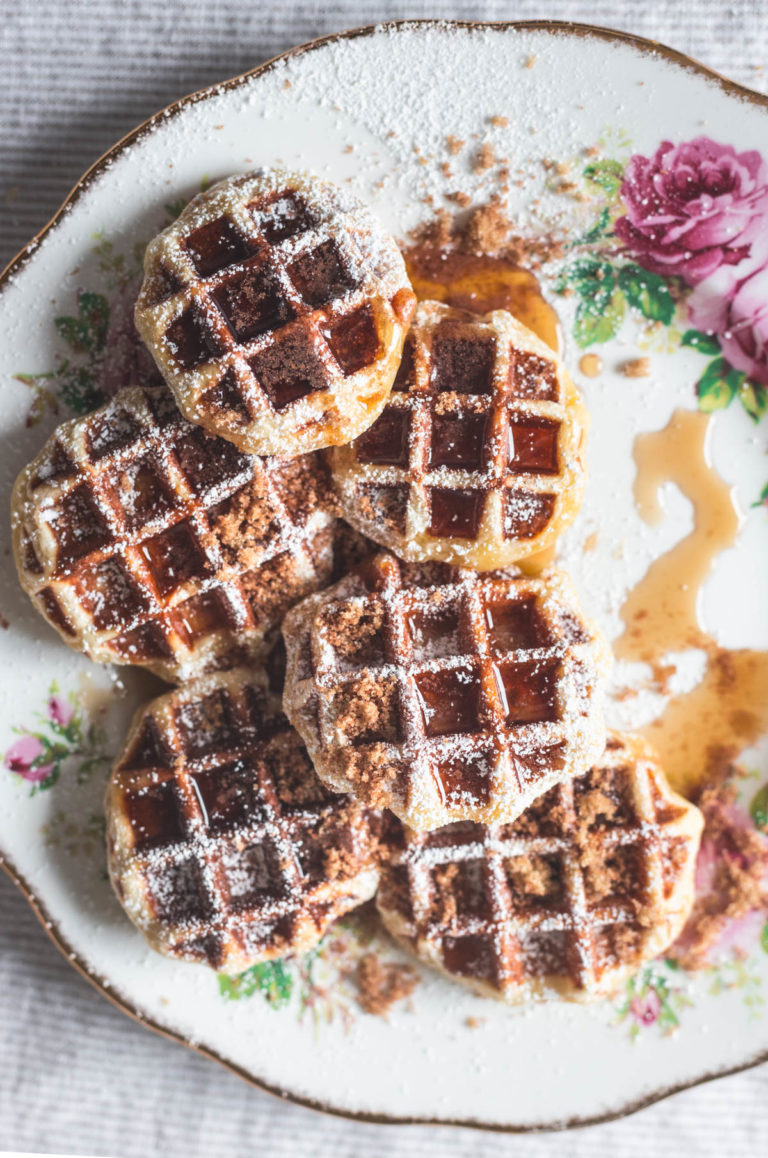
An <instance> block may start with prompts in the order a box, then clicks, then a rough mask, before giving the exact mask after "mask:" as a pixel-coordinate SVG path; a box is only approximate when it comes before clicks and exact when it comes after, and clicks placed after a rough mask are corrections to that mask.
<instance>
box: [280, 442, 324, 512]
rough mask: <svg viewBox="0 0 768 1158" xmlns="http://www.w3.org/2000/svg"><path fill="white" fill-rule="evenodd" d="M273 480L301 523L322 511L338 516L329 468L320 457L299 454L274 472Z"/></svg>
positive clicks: (282, 497) (283, 499)
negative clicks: (315, 511) (316, 512)
mask: <svg viewBox="0 0 768 1158" xmlns="http://www.w3.org/2000/svg"><path fill="white" fill-rule="evenodd" d="M271 477H272V479H273V480H274V483H275V486H276V487H277V489H278V493H279V495H280V498H281V499H282V501H283V502H284V503H285V505H286V506H287V507H288V510H289V511H290V512H291V515H292V516H293V518H294V519H296V520H297V521H298V522H303V521H304V520H305V519H307V518H309V516H310V515H311V514H312V512H313V511H314V510H316V509H317V508H318V507H321V508H322V509H324V510H328V511H330V512H331V513H332V514H336V509H337V507H338V500H337V498H336V494H335V491H334V490H333V485H332V483H331V476H330V471H329V470H328V467H327V466H326V464H325V462H324V460H323V459H322V457H321V456H320V455H319V454H299V455H297V456H296V457H295V458H290V459H288V460H287V462H286V463H285V464H284V465H282V466H280V467H274V466H273V468H272V474H271Z"/></svg>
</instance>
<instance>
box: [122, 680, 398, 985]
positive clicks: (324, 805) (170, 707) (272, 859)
mask: <svg viewBox="0 0 768 1158" xmlns="http://www.w3.org/2000/svg"><path fill="white" fill-rule="evenodd" d="M106 809H107V845H108V852H109V871H110V876H111V879H112V883H113V885H114V888H115V891H116V893H117V895H118V897H119V898H120V901H121V903H122V905H123V907H124V908H125V910H126V912H127V914H128V916H129V917H130V918H131V920H132V921H133V922H134V923H135V924H136V925H137V926H138V927H139V928H140V929H141V931H142V932H143V933H144V935H145V936H146V937H147V939H148V941H149V942H150V944H151V945H152V947H153V948H154V949H157V950H158V951H159V952H161V953H165V954H166V955H168V956H170V957H175V958H177V959H181V960H184V961H200V962H205V963H207V964H208V965H210V966H212V967H213V968H215V969H218V970H220V971H221V972H225V973H241V972H242V971H243V970H244V969H247V968H249V967H250V966H251V965H254V964H256V963H257V962H259V961H268V960H270V959H272V958H274V957H282V956H284V955H286V954H289V953H301V952H304V951H306V950H308V949H311V948H312V947H313V946H314V945H315V944H316V943H317V942H318V941H319V939H320V937H321V936H322V935H323V933H324V932H325V930H326V929H327V927H328V926H329V925H330V923H331V922H332V921H334V920H335V919H336V918H337V917H339V916H341V915H342V914H343V913H346V912H348V911H349V910H350V909H353V908H354V907H355V906H357V905H359V904H361V903H362V902H363V901H366V900H368V899H369V898H370V897H371V896H373V894H374V892H375V890H376V885H377V881H378V869H377V863H376V857H377V841H376V828H377V824H378V819H377V818H376V817H375V816H373V815H371V814H370V813H368V812H367V810H366V809H365V808H364V807H363V806H362V805H360V804H359V803H357V802H356V801H354V800H353V799H351V798H350V797H349V796H341V795H337V794H332V793H330V792H327V791H326V790H325V789H324V788H323V786H322V785H321V784H320V782H319V780H318V779H317V777H316V776H315V774H314V772H313V770H312V765H311V764H310V762H309V759H308V757H307V754H306V751H305V749H304V748H303V746H302V744H301V741H300V739H299V737H298V736H297V734H296V733H295V732H294V730H293V729H292V728H291V727H290V725H289V724H288V721H287V720H286V718H285V716H284V715H283V714H282V712H281V710H280V698H279V695H276V694H275V692H274V691H273V690H271V689H270V687H269V682H268V679H267V677H266V676H265V674H263V673H261V672H258V671H255V670H253V669H239V670H236V671H233V672H227V673H223V674H222V673H218V674H215V675H212V676H205V677H203V678H202V679H201V680H198V681H196V682H194V683H192V684H189V685H187V686H186V687H184V688H180V689H176V690H175V691H172V692H170V693H169V694H168V695H164V696H161V697H160V698H159V699H156V700H154V701H153V702H152V703H150V704H149V705H147V706H146V707H145V708H143V709H141V710H140V711H139V712H138V713H137V715H136V717H135V719H134V722H133V725H132V727H131V731H130V733H129V736H128V738H127V741H126V744H125V747H124V749H123V751H122V753H121V754H120V756H119V757H118V759H117V763H116V764H115V767H114V770H113V772H112V775H111V778H110V781H109V785H108V788H107V800H106Z"/></svg>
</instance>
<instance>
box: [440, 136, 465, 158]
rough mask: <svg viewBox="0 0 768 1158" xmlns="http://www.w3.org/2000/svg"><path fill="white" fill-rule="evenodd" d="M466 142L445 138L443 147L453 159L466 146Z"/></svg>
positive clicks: (455, 138) (454, 138) (456, 138)
mask: <svg viewBox="0 0 768 1158" xmlns="http://www.w3.org/2000/svg"><path fill="white" fill-rule="evenodd" d="M466 143H467V142H466V141H462V140H461V139H460V138H459V137H446V138H445V147H446V148H447V150H448V152H449V153H450V154H451V156H452V157H455V156H456V155H457V154H458V153H460V152H461V150H462V149H463V148H464V146H465V145H466Z"/></svg>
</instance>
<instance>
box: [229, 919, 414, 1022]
mask: <svg viewBox="0 0 768 1158" xmlns="http://www.w3.org/2000/svg"><path fill="white" fill-rule="evenodd" d="M374 944H375V950H376V952H377V953H378V954H379V955H380V956H382V957H390V958H391V957H392V956H393V950H392V946H391V945H389V944H385V943H384V941H383V939H382V938H377V929H376V924H375V917H374V918H373V919H372V918H371V914H370V913H369V912H368V911H367V910H366V909H362V910H358V912H356V913H351V914H350V915H349V916H347V917H343V918H342V919H341V920H339V921H337V922H336V924H335V925H334V926H333V928H332V929H331V930H330V931H329V932H328V933H327V934H326V936H325V937H324V938H323V940H322V941H321V942H320V944H319V945H318V946H317V948H316V949H314V950H312V952H310V953H307V954H305V955H304V956H303V957H297V958H286V959H285V960H280V961H269V962H265V963H264V964H261V965H253V966H252V967H251V968H250V969H247V970H246V971H245V973H241V974H240V975H239V976H238V977H228V976H226V975H225V974H219V977H218V983H219V993H220V994H221V995H222V997H224V998H225V999H226V1000H228V1001H239V1000H241V999H242V998H245V997H252V996H253V995H254V994H260V995H261V996H262V998H263V999H264V1000H265V1001H266V1002H267V1003H268V1005H270V1007H271V1008H272V1009H276V1010H277V1009H284V1008H286V1007H287V1006H289V1005H290V1004H291V1003H292V1001H293V1002H295V1005H294V1008H295V1009H296V1011H297V1015H298V1017H299V1019H300V1020H304V1019H305V1018H307V1017H308V1018H310V1019H311V1021H312V1022H313V1023H314V1025H315V1026H316V1027H317V1026H320V1025H323V1024H326V1025H328V1024H331V1023H332V1022H334V1021H339V1022H340V1023H341V1025H342V1026H343V1028H344V1029H348V1028H349V1027H350V1026H351V1024H352V1022H353V1021H354V1019H355V1017H356V1015H357V1014H358V1013H359V1012H360V1007H359V1005H358V1003H357V1000H356V988H355V985H354V982H353V977H354V974H355V970H356V967H357V964H358V962H359V960H360V958H361V956H362V955H363V954H365V953H367V952H369V951H370V949H371V947H372V946H373V945H374Z"/></svg>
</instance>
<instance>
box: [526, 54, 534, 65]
mask: <svg viewBox="0 0 768 1158" xmlns="http://www.w3.org/2000/svg"><path fill="white" fill-rule="evenodd" d="M535 63H536V57H535V56H534V54H533V53H530V55H529V56H527V57H526V58H525V67H526V68H533V66H534V65H535Z"/></svg>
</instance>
